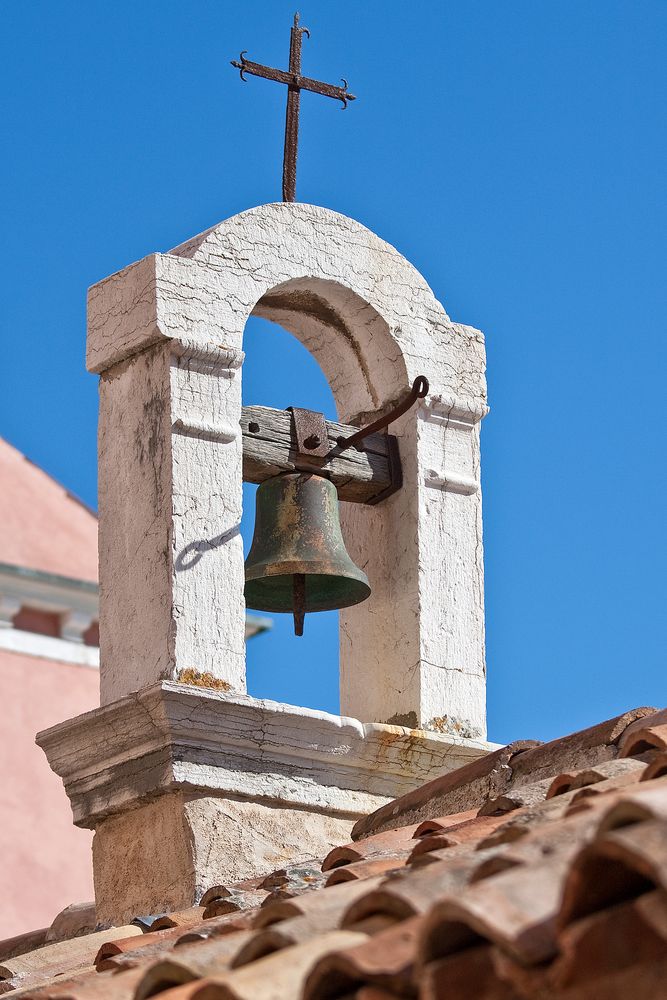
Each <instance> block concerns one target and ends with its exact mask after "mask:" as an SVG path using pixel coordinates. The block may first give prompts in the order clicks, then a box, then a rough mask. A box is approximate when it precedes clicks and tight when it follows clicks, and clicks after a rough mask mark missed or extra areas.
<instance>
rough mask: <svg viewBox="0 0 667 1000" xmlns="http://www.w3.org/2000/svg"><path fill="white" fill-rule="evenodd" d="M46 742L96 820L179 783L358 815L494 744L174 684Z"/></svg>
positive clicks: (81, 809)
mask: <svg viewBox="0 0 667 1000" xmlns="http://www.w3.org/2000/svg"><path fill="white" fill-rule="evenodd" d="M37 743H38V744H39V746H40V747H41V748H42V749H43V750H44V752H45V753H46V755H47V757H48V760H49V763H50V765H51V767H52V768H53V770H54V771H55V772H56V773H57V774H59V775H60V776H61V777H62V779H63V782H64V784H65V788H66V791H67V794H68V796H69V798H70V801H71V803H72V810H73V813H74V822H75V823H76V824H77V825H78V826H87V827H93V826H95V824H96V823H97V822H99V820H100V819H103V818H105V817H106V816H110V815H113V814H115V813H119V812H123V811H125V810H127V809H130V808H133V807H134V806H136V805H138V804H140V803H144V802H146V801H147V800H150V799H151V798H155V797H157V796H159V795H162V794H165V793H168V792H172V791H176V790H180V791H192V792H193V794H197V795H201V794H210V795H213V796H225V797H226V798H230V797H231V798H237V799H245V800H251V801H256V802H264V803H266V804H280V805H289V806H292V807H296V808H299V807H301V808H308V809H310V810H321V811H323V812H327V813H328V814H331V815H338V816H345V817H356V816H360V815H363V814H364V813H366V812H368V811H370V810H372V809H375V808H377V807H378V806H379V805H382V804H384V803H385V802H387V801H389V800H390V799H392V798H395V797H396V796H398V795H401V794H403V793H404V792H407V791H409V790H410V789H412V788H415V787H416V786H418V785H420V784H421V783H423V782H425V781H428V780H429V779H430V778H433V777H435V776H436V775H438V774H442V773H443V772H444V771H449V770H451V769H452V768H454V767H458V766H461V765H462V764H465V763H467V762H469V761H470V760H473V759H475V758H477V757H480V756H482V755H483V754H485V753H486V752H488V751H489V750H491V749H494V747H493V745H492V744H489V743H485V742H483V741H476V740H464V739H458V738H456V737H452V736H445V735H440V734H437V733H430V732H424V731H421V730H410V729H404V728H402V727H398V726H387V725H380V724H362V723H360V722H357V721H356V720H355V719H349V718H344V717H340V716H335V715H329V714H327V713H324V712H315V711H311V710H308V709H299V708H294V707H292V706H290V705H283V704H279V703H277V702H272V701H263V700H257V699H254V698H250V697H246V696H242V695H241V696H239V695H231V694H226V693H220V692H216V691H213V690H210V689H202V688H197V687H193V686H189V685H185V684H178V683H175V682H171V681H164V682H162V683H161V684H159V685H155V686H153V687H151V688H148V689H146V690H144V691H142V692H139V693H137V694H135V695H130V696H129V697H127V698H123V699H121V700H120V701H117V702H115V703H113V704H111V705H107V706H105V707H103V708H99V709H95V710H94V711H92V712H87V713H86V714H84V715H81V716H78V717H77V718H76V719H72V720H70V721H68V722H63V723H60V724H59V725H57V726H54V727H52V728H51V729H47V730H44V731H43V732H41V733H39V734H38V736H37Z"/></svg>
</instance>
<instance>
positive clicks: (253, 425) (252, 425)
mask: <svg viewBox="0 0 667 1000" xmlns="http://www.w3.org/2000/svg"><path fill="white" fill-rule="evenodd" d="M248 430H249V431H250V433H251V434H259V424H258V423H256V422H255V421H254V420H251V421H250V423H249V424H248Z"/></svg>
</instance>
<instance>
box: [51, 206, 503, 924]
mask: <svg viewBox="0 0 667 1000" xmlns="http://www.w3.org/2000/svg"><path fill="white" fill-rule="evenodd" d="M251 314H254V315H260V316H264V317H267V318H269V319H272V320H274V321H276V322H278V323H279V324H280V325H282V326H283V327H285V328H286V329H287V330H289V331H290V332H292V333H293V334H294V335H295V336H296V337H298V338H299V339H300V340H301V341H302V343H303V344H304V345H305V346H306V348H307V349H308V350H310V351H311V352H312V353H313V355H314V356H315V358H316V359H317V361H318V362H319V364H320V366H321V367H322V369H323V371H324V373H325V375H326V376H327V378H328V379H329V383H330V385H331V387H332V390H333V393H334V396H335V398H336V403H337V406H338V410H339V418H340V419H341V420H342V421H344V422H346V423H352V424H357V425H359V424H363V423H365V422H366V421H368V420H372V419H374V418H375V417H376V416H377V415H379V414H381V413H384V412H385V411H386V410H387V409H389V408H390V407H392V406H393V405H394V404H395V403H396V402H397V401H398V400H399V399H401V397H402V396H403V394H404V393H405V392H407V391H408V390H409V388H410V386H411V384H412V382H413V380H414V379H415V378H416V377H417V376H418V375H426V376H427V378H428V379H429V382H430V394H429V396H428V397H427V399H426V400H424V401H423V402H422V405H421V406H420V407H418V408H416V409H414V410H412V411H410V412H409V413H407V414H405V415H404V416H403V417H402V418H401V420H400V421H397V422H396V424H395V425H394V426H393V427H392V432H394V433H395V434H396V436H397V437H398V442H399V449H400V456H401V463H402V475H403V485H402V488H401V489H400V490H399V491H398V492H397V493H395V494H394V495H393V496H391V497H390V498H389V499H387V500H386V501H384V502H383V503H381V504H378V505H377V506H374V507H361V506H360V505H358V504H342V508H343V510H342V512H341V517H342V522H343V530H344V535H345V538H346V542H347V545H348V549H349V551H350V554H351V555H352V558H353V559H355V561H356V562H357V563H358V564H359V565H360V566H361V567H363V568H364V570H365V571H366V573H367V575H368V577H369V580H370V584H371V587H372V596H371V598H370V599H369V600H368V601H367V602H365V603H363V604H361V605H358V606H357V607H355V608H350V609H347V610H346V611H345V612H343V613H342V614H341V658H340V660H341V665H340V672H341V707H342V713H343V714H342V716H341V717H338V716H329V715H325V714H323V713H314V712H309V711H307V710H304V709H299V708H294V707H292V706H285V705H278V704H276V703H273V702H259V701H256V700H254V699H252V698H248V697H247V696H246V694H245V666H244V655H245V649H244V611H245V608H244V600H243V585H244V573H243V553H242V548H241V539H240V535H239V522H240V517H241V498H242V439H241V433H240V427H239V420H240V416H241V365H242V360H243V353H242V346H243V332H244V328H245V324H246V321H247V319H248V317H249V316H250V315H251ZM87 361H88V368H89V370H90V371H93V372H97V373H99V374H100V429H99V466H100V472H99V475H100V660H101V662H100V674H101V701H102V707H101V708H100V709H98V710H96V711H94V712H90V713H88V714H87V715H85V716H82V717H80V718H79V719H74V720H71V721H70V722H67V723H63V724H61V725H60V726H57V727H55V728H54V729H52V730H49V731H47V732H45V733H42V734H40V735H39V737H38V739H39V742H40V745H41V746H42V747H43V748H44V750H45V752H46V753H47V756H48V758H49V761H50V763H51V765H52V767H53V769H54V770H55V771H56V772H57V773H58V774H60V775H61V776H62V777H63V781H64V782H65V787H66V789H67V792H68V795H69V796H70V800H71V802H72V806H73V809H74V815H75V822H76V823H78V824H79V825H82V826H87V827H91V828H93V829H95V831H96V833H95V840H94V850H93V856H94V867H95V886H96V901H97V907H98V917H99V918H100V919H103V920H126V919H128V918H129V917H130V916H132V915H135V914H136V913H139V912H157V911H160V910H162V909H169V908H179V907H181V906H188V905H191V904H192V903H193V902H194V901H195V900H197V899H199V898H200V896H201V894H202V892H203V891H204V890H205V889H206V888H208V886H209V885H210V884H211V883H212V881H213V882H221V881H224V880H233V879H234V878H240V877H249V876H251V875H259V874H261V873H262V872H266V870H267V868H271V867H275V866H276V865H278V864H284V863H285V862H286V861H288V860H295V859H297V858H299V857H313V856H318V855H321V854H323V853H325V852H326V850H327V849H328V847H329V846H330V845H331V843H333V842H335V841H336V840H337V841H338V842H341V841H343V840H345V839H346V837H347V835H348V833H349V830H350V827H351V825H352V822H353V821H354V820H355V819H357V818H358V817H359V816H360V815H363V814H364V813H365V812H367V811H369V810H370V809H373V808H375V807H377V806H378V805H382V804H384V803H385V802H387V801H389V800H390V799H391V798H393V797H395V796H397V795H400V794H402V793H403V792H406V791H408V790H409V789H410V788H414V787H416V786H417V785H419V784H421V783H422V782H423V781H425V780H428V778H430V777H434V776H435V775H437V774H442V773H443V771H446V770H449V769H452V768H454V767H456V766H458V765H459V764H461V763H463V762H465V761H467V760H470V759H474V758H475V757H477V756H480V755H481V754H483V753H485V752H486V750H487V749H488V744H486V743H485V742H484V734H485V706H484V692H485V672H484V669H485V668H484V612H483V608H484V602H483V578H482V541H481V496H480V487H479V421H480V420H481V418H482V417H483V416H484V414H485V412H486V386H485V379H484V341H483V337H482V335H481V334H480V333H479V332H478V331H476V330H473V329H471V328H469V327H465V326H460V325H458V324H455V323H452V321H451V320H450V319H449V317H448V316H447V314H446V312H445V310H444V309H443V307H442V306H441V305H440V303H439V302H438V301H437V300H436V299H435V298H434V296H433V293H432V292H431V290H430V289H429V287H428V285H427V284H426V282H425V281H424V279H423V278H422V277H421V275H419V274H418V272H417V271H415V269H414V268H413V267H412V266H411V265H410V264H409V263H408V262H407V261H406V260H405V259H404V258H403V257H401V256H400V254H398V253H397V251H396V250H394V249H393V247H390V246H389V245H388V244H386V243H383V242H382V240H380V239H379V238H378V237H377V236H375V235H374V234H373V233H370V232H369V231H368V230H366V229H364V227H363V226H361V225H359V224H358V223H356V222H354V221H353V220H351V219H347V218H345V217H344V216H341V215H337V214H336V213H334V212H330V211H327V210H325V209H321V208H316V207H314V206H312V205H301V204H277V205H265V206H262V207H260V208H257V209H252V210H251V211H248V212H244V213H243V214H241V215H239V216H235V217H234V218H232V219H229V220H227V221H226V222H223V223H221V224H220V225H219V226H216V227H214V228H213V229H211V230H209V231H208V232H206V233H203V234H201V235H200V236H197V237H195V238H194V239H192V240H190V241H189V242H188V243H186V244H184V245H183V246H181V247H178V248H176V249H175V250H172V251H171V252H170V253H168V254H154V255H151V256H150V257H147V258H145V259H144V260H142V261H139V262H138V263H137V264H133V265H132V266H130V267H128V268H126V269H125V270H124V271H121V272H119V273H118V274H116V275H112V276H111V277H110V278H107V279H106V280H105V281H102V282H100V283H99V284H98V285H95V286H94V287H93V288H92V289H91V290H90V295H89V326H88V355H87ZM293 402H294V405H299V403H300V400H298V399H295V400H294V401H293ZM356 720H359V721H356ZM156 825H157V826H159V827H160V829H161V830H162V829H164V830H165V831H168V834H167V839H168V840H169V842H170V843H172V844H173V845H174V851H175V852H176V853H175V854H173V856H172V855H166V854H165V853H164V852H163V851H162V850H158V849H153V847H152V841H151V836H152V833H151V831H154V830H155V829H156ZM248 826H251V827H252V828H253V831H254V833H253V837H254V839H256V840H257V843H258V845H259V846H258V847H257V849H256V850H255V849H252V850H248V842H247V838H245V839H244V838H243V836H242V831H243V829H244V827H245V828H247V827H248ZM160 842H161V843H164V837H161V840H160ZM176 855H177V856H176ZM211 859H213V860H211ZM172 876H173V877H172Z"/></svg>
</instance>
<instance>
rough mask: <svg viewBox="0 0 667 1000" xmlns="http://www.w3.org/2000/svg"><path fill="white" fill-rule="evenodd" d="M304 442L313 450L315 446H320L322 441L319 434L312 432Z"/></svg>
mask: <svg viewBox="0 0 667 1000" xmlns="http://www.w3.org/2000/svg"><path fill="white" fill-rule="evenodd" d="M303 443H304V447H306V448H310V449H311V450H312V449H313V448H319V446H320V444H321V443H322V442H321V441H320V435H319V434H311V435H310V436H309V437H307V438H306V439H305V441H304V442H303Z"/></svg>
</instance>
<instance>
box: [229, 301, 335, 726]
mask: <svg viewBox="0 0 667 1000" xmlns="http://www.w3.org/2000/svg"><path fill="white" fill-rule="evenodd" d="M243 349H244V351H245V361H244V364H243V405H244V406H250V405H254V404H258V405H261V406H271V407H274V408H275V409H279V410H284V409H287V407H288V406H302V407H305V408H307V409H311V410H318V411H319V412H321V413H323V414H324V415H325V417H327V418H328V419H329V420H336V419H337V414H336V404H335V401H334V397H333V393H332V392H331V388H330V386H329V383H328V382H327V379H326V377H325V375H324V373H323V371H322V369H321V368H320V366H319V365H318V363H317V361H316V360H315V358H314V357H313V355H312V354H311V353H310V352H309V351H308V350H307V349H306V348H305V347H304V346H303V344H301V343H300V342H299V341H298V340H297V338H296V337H294V336H292V334H290V333H288V332H287V331H286V330H284V329H283V328H282V327H280V326H278V325H277V324H276V323H273V322H271V321H269V320H266V319H261V318H259V317H257V316H251V317H250V318H249V320H248V322H247V324H246V328H245V333H244V341H243ZM256 491H257V486H255V485H254V484H253V483H244V484H243V517H242V520H241V534H242V537H243V550H244V556H247V554H248V549H249V548H250V543H251V541H252V535H253V530H254V524H255V493H256ZM249 614H251V615H252V614H253V612H252V611H250V612H249ZM254 614H261V615H262V617H264V614H263V613H262V612H254ZM268 617H270V618H271V620H272V627H271V629H269V630H268V631H266V632H262V633H261V634H259V635H257V636H255V637H254V638H253V639H252V640H251V641H250V642H249V643H248V645H247V653H246V671H247V684H248V694H250V695H252V696H253V697H255V698H271V699H273V700H275V701H281V702H285V703H287V704H292V705H303V706H305V707H307V708H316V709H320V710H323V711H327V712H334V713H337V712H338V710H339V690H338V675H339V661H338V612H337V611H324V612H320V613H318V614H314V615H308V616H307V618H306V626H305V630H304V634H303V636H302V637H300V638H297V637H296V636H295V635H294V624H293V621H292V616H291V615H270V616H268Z"/></svg>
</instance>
